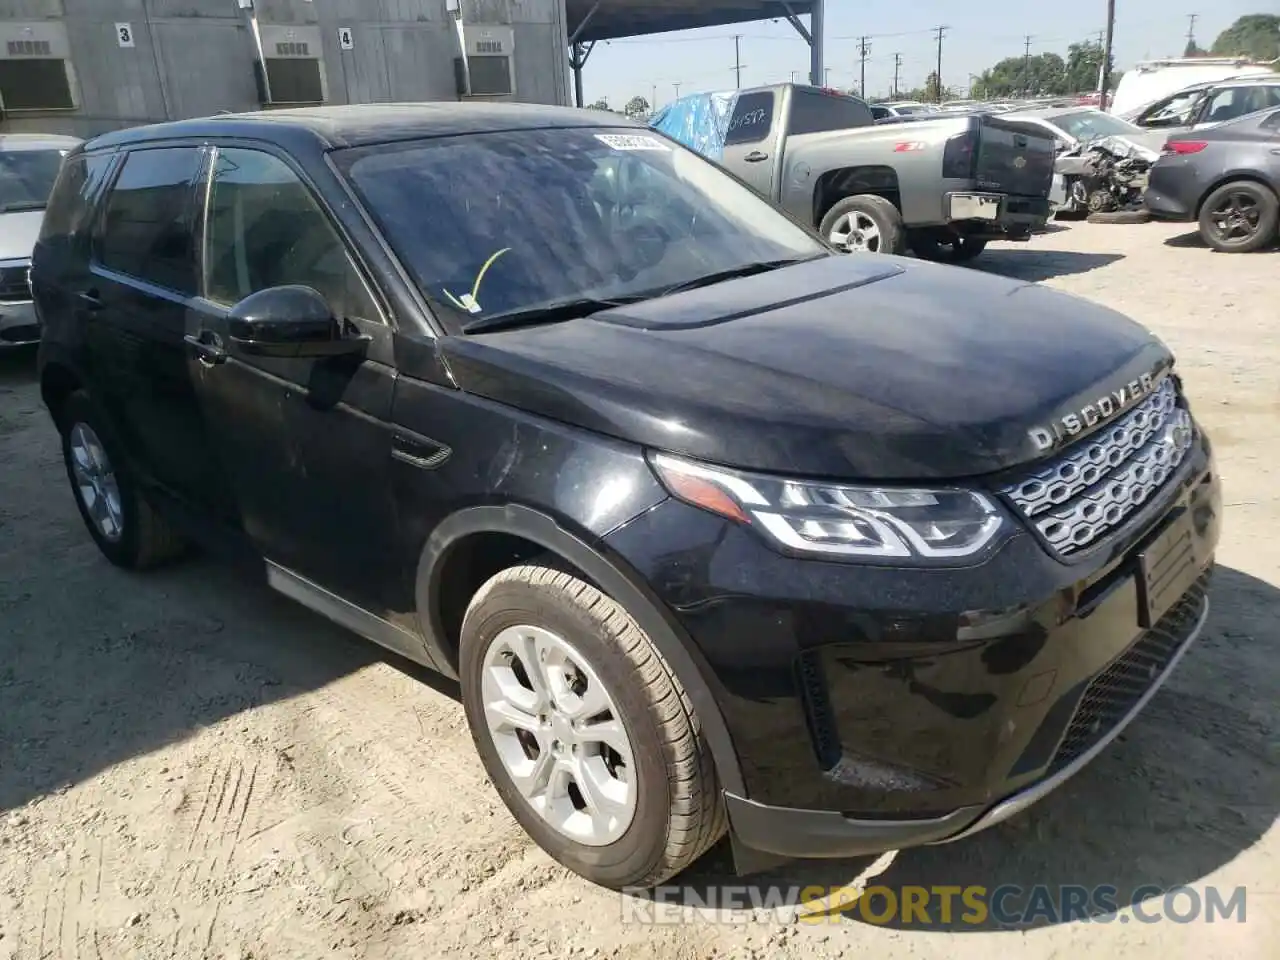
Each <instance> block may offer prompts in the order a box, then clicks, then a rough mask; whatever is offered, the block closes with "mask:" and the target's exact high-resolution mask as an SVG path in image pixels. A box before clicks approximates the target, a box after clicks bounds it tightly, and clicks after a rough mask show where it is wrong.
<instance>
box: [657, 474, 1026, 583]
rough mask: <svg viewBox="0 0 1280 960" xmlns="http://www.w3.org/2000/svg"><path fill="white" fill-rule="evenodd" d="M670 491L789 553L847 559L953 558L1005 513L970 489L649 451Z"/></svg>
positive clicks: (996, 526)
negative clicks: (837, 477)
mask: <svg viewBox="0 0 1280 960" xmlns="http://www.w3.org/2000/svg"><path fill="white" fill-rule="evenodd" d="M650 459H651V462H652V463H653V466H654V470H655V471H656V472H657V474H658V477H659V478H660V479H661V480H662V482H663V485H664V486H665V487H666V488H667V490H668V491H670V493H671V495H672V496H674V497H676V498H677V499H679V500H683V501H684V502H686V503H689V504H692V505H693V506H695V507H701V508H702V509H704V510H710V511H711V512H712V513H718V514H720V515H721V516H723V517H728V518H729V519H731V520H737V521H738V522H740V523H744V524H748V525H750V526H752V527H754V528H755V529H756V530H758V531H760V533H761V534H763V535H764V536H765V538H766V539H768V540H771V541H773V542H774V544H775V545H778V546H782V547H784V548H785V549H787V550H788V551H792V552H797V553H810V554H819V555H828V556H832V555H835V556H845V557H868V558H870V557H878V558H885V559H890V558H895V557H904V558H905V557H919V558H924V559H937V560H942V559H956V558H963V557H971V556H973V555H974V554H977V553H980V552H981V551H982V550H983V549H984V548H985V547H986V546H987V545H989V544H990V543H991V541H992V540H993V539H994V538H995V537H996V535H997V534H998V533H999V532H1000V530H1001V528H1002V527H1003V526H1004V523H1005V520H1004V514H1002V513H1001V512H1000V510H999V508H998V507H997V506H996V505H995V503H993V502H992V501H991V500H990V499H988V498H987V497H986V496H984V495H983V494H981V493H978V492H976V491H973V490H961V489H937V490H927V489H906V488H902V487H873V486H849V485H846V484H836V483H828V482H817V481H805V480H792V479H789V478H785V477H769V476H762V475H760V474H752V473H744V472H741V471H737V470H726V469H724V468H722V467H710V466H706V465H704V464H700V463H693V462H691V461H689V460H683V459H680V458H679V457H673V456H670V455H669V454H665V453H659V454H653V455H652V456H651V458H650Z"/></svg>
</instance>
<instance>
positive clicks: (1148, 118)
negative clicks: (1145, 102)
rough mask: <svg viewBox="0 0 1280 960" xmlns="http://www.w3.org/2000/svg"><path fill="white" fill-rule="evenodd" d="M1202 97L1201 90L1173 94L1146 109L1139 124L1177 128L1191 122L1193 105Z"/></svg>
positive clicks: (1139, 119) (1202, 92)
mask: <svg viewBox="0 0 1280 960" xmlns="http://www.w3.org/2000/svg"><path fill="white" fill-rule="evenodd" d="M1203 96H1204V91H1203V90H1191V91H1189V92H1185V93H1175V94H1174V95H1173V96H1171V97H1166V98H1165V99H1164V100H1160V101H1158V102H1157V103H1155V104H1153V105H1152V106H1151V107H1149V108H1147V110H1146V112H1144V113H1143V114H1142V115H1141V116H1140V117H1139V118H1138V122H1139V123H1159V124H1162V125H1164V126H1179V125H1181V124H1187V123H1190V122H1191V114H1192V112H1193V109H1194V108H1195V105H1196V104H1197V103H1199V102H1200V98H1201V97H1203Z"/></svg>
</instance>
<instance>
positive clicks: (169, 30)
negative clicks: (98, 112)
mask: <svg viewBox="0 0 1280 960" xmlns="http://www.w3.org/2000/svg"><path fill="white" fill-rule="evenodd" d="M152 29H153V30H154V31H155V38H156V46H157V49H158V52H159V56H160V64H161V70H162V73H163V77H162V78H161V82H162V83H163V85H164V86H163V89H164V94H165V100H166V102H167V103H168V107H169V116H170V117H172V118H173V119H183V118H186V117H207V116H211V115H212V114H215V113H218V112H220V111H223V110H229V111H240V110H257V109H258V108H259V103H258V87H257V83H256V81H255V80H254V73H253V41H252V39H251V38H250V36H249V31H248V29H247V28H246V27H245V26H244V25H243V24H240V23H236V22H235V21H234V20H192V21H191V22H188V23H174V22H172V21H171V22H169V23H154V24H153V25H152Z"/></svg>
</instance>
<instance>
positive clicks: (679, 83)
mask: <svg viewBox="0 0 1280 960" xmlns="http://www.w3.org/2000/svg"><path fill="white" fill-rule="evenodd" d="M683 84H684V81H683V80H681V81H679V82H678V83H673V84H672V86H673V87H675V88H676V99H677V100H679V99H680V87H681V86H682V85H683Z"/></svg>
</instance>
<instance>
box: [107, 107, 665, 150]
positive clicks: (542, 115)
mask: <svg viewBox="0 0 1280 960" xmlns="http://www.w3.org/2000/svg"><path fill="white" fill-rule="evenodd" d="M604 126H614V127H637V128H639V129H645V127H644V126H643V124H639V123H636V122H634V121H632V120H628V119H627V118H626V117H623V116H620V115H616V114H606V113H604V112H603V111H599V110H581V109H576V108H573V107H555V106H545V105H541V104H511V103H455V102H438V103H366V104H343V105H335V106H326V107H304V108H299V109H292V110H259V111H254V112H249V113H226V114H219V115H217V116H213V117H201V118H198V119H193V120H176V121H172V122H169V123H157V124H148V125H146V126H140V127H130V128H128V129H125V130H117V131H115V132H113V133H105V134H102V135H101V136H98V137H95V138H94V139H93V140H90V141H89V142H88V143H86V144H85V149H87V150H97V149H109V148H113V147H123V146H131V145H137V144H141V143H147V142H149V141H154V140H173V139H185V138H203V137H238V138H245V139H250V140H265V141H268V142H271V143H276V144H278V145H280V146H284V147H286V148H287V147H289V146H307V145H310V146H316V147H319V148H320V149H338V148H342V147H358V146H367V145H370V144H376V143H389V142H392V141H396V140H418V139H423V138H427V137H447V136H457V135H459V134H476V133H492V132H496V131H499V130H537V129H547V128H555V127H604Z"/></svg>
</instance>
